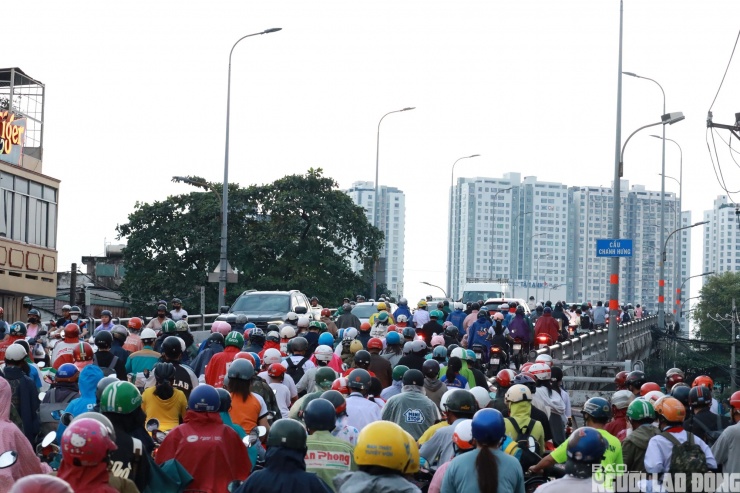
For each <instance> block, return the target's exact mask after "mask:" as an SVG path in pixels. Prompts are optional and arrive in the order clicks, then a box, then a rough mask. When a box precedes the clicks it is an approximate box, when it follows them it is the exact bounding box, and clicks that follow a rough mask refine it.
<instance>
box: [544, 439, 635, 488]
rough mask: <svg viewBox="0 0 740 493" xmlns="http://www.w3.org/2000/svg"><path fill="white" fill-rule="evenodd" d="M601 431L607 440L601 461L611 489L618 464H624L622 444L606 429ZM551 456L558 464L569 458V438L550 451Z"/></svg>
mask: <svg viewBox="0 0 740 493" xmlns="http://www.w3.org/2000/svg"><path fill="white" fill-rule="evenodd" d="M599 433H601V436H603V437H604V438H605V439H606V442H607V447H606V452H605V453H604V460H602V461H601V465H602V466H603V467H604V470H605V471H606V475H605V478H606V481H605V486H606V488H607V489H611V487H612V485H613V483H614V478H615V476H616V473H615V471H617V465H619V466H621V465H622V464H624V459H623V458H622V444H621V443H620V442H619V440H618V439H617V437H615V436H614V435H612V434H611V433H609V432H608V431H606V430H599ZM550 456H551V457H552V458H553V459H555V462H557V463H558V464H562V463H563V462H565V461H566V460H568V440H566V441H564V442H563V443H561V444H560V446H559V447H558V448H556V449H555V450H553V451H552V452H551V453H550Z"/></svg>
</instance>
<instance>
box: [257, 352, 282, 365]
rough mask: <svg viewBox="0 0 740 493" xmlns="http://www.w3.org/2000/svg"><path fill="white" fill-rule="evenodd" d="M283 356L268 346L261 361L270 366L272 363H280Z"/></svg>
mask: <svg viewBox="0 0 740 493" xmlns="http://www.w3.org/2000/svg"><path fill="white" fill-rule="evenodd" d="M282 359H283V357H282V355H281V354H280V351H279V350H278V349H275V348H270V349H268V350H267V351H265V355H264V357H263V358H262V363H263V364H264V365H265V366H270V365H271V364H273V363H280V362H281V361H282Z"/></svg>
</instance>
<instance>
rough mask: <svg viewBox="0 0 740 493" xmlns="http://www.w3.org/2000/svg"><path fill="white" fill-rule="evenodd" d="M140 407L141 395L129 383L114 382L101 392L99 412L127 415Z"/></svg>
mask: <svg viewBox="0 0 740 493" xmlns="http://www.w3.org/2000/svg"><path fill="white" fill-rule="evenodd" d="M140 406H141V393H140V392H139V389H137V388H136V386H135V385H134V384H132V383H131V382H114V383H111V384H109V385H108V386H107V387H105V389H104V390H103V395H102V396H101V397H100V412H102V413H117V414H129V413H132V412H133V411H135V410H136V408H138V407H140Z"/></svg>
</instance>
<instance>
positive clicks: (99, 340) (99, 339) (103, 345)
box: [95, 330, 113, 349]
mask: <svg viewBox="0 0 740 493" xmlns="http://www.w3.org/2000/svg"><path fill="white" fill-rule="evenodd" d="M95 345H96V346H97V347H98V349H110V347H111V346H112V345H113V336H112V335H111V333H110V332H108V331H107V330H99V331H98V332H97V333H96V334H95Z"/></svg>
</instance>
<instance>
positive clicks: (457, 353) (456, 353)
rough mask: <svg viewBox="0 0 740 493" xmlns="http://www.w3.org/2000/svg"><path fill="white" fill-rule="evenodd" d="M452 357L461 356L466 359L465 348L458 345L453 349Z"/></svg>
mask: <svg viewBox="0 0 740 493" xmlns="http://www.w3.org/2000/svg"><path fill="white" fill-rule="evenodd" d="M450 358H460V359H461V360H463V361H465V359H466V355H465V350H464V349H463V348H461V347H456V348H455V349H453V350H452V353H450Z"/></svg>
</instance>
